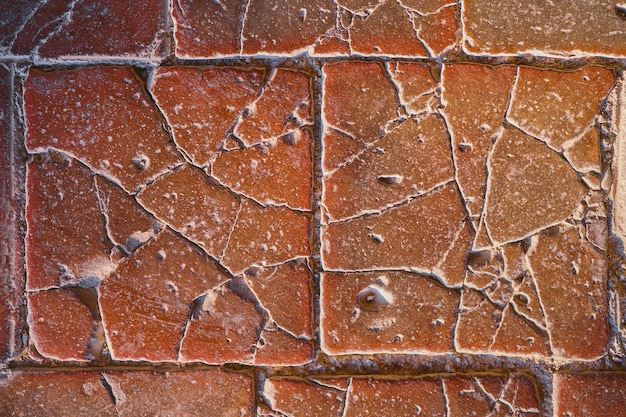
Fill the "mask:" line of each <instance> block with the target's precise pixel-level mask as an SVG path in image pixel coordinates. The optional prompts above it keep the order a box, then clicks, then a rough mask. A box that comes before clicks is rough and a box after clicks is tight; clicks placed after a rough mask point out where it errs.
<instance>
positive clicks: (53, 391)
mask: <svg viewBox="0 0 626 417" xmlns="http://www.w3.org/2000/svg"><path fill="white" fill-rule="evenodd" d="M0 404H2V412H3V413H4V415H6V416H44V415H45V416H76V417H82V416H84V417H92V416H103V417H105V416H107V417H108V416H111V415H116V410H115V404H114V403H113V401H112V399H111V397H110V395H109V393H108V392H107V389H106V387H105V385H103V383H102V381H101V379H100V373H97V372H41V373H35V372H32V373H31V372H20V371H13V372H12V373H11V374H10V375H9V376H8V377H6V378H3V379H1V380H0Z"/></svg>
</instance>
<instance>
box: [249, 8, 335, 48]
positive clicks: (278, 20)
mask: <svg viewBox="0 0 626 417" xmlns="http://www.w3.org/2000/svg"><path fill="white" fill-rule="evenodd" d="M336 19H337V16H336V6H335V4H334V2H333V1H332V0H293V1H290V2H288V3H284V2H282V1H280V0H252V1H250V4H249V6H248V9H247V13H246V17H245V26H244V30H243V54H245V55H253V54H286V55H295V54H298V53H301V52H303V51H305V50H309V51H310V50H311V49H312V46H314V45H316V44H318V42H319V38H320V37H321V36H322V35H323V34H325V33H327V32H329V31H331V30H332V29H333V28H334V27H335V21H336Z"/></svg>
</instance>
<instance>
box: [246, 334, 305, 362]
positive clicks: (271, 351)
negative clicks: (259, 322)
mask: <svg viewBox="0 0 626 417" xmlns="http://www.w3.org/2000/svg"><path fill="white" fill-rule="evenodd" d="M313 349H314V347H313V343H312V342H311V341H307V340H303V339H298V338H295V337H293V336H292V335H291V334H289V333H287V332H285V331H283V330H280V329H271V330H268V329H267V328H266V329H265V330H264V331H263V334H262V335H261V338H260V339H259V342H258V343H257V345H256V351H255V354H254V364H255V365H260V366H294V365H304V364H305V363H308V362H311V361H313V359H314V350H313Z"/></svg>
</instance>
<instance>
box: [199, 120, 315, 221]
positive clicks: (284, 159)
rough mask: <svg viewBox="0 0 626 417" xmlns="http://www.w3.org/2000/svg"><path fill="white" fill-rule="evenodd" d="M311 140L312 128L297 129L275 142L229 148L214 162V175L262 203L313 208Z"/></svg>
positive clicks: (301, 208) (305, 208)
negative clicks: (243, 147) (242, 147)
mask: <svg viewBox="0 0 626 417" xmlns="http://www.w3.org/2000/svg"><path fill="white" fill-rule="evenodd" d="M311 142H312V137H311V133H310V132H309V131H308V130H296V131H294V132H293V133H291V134H288V135H286V136H283V137H281V138H279V139H277V140H275V142H274V143H270V142H268V143H263V144H259V145H256V146H254V147H250V148H245V149H235V150H232V151H225V152H223V153H221V154H220V155H219V156H218V157H217V159H216V160H215V162H213V163H212V164H211V175H212V176H213V177H214V178H216V179H217V180H218V181H220V183H222V184H224V185H226V186H227V187H228V188H230V189H232V190H233V191H235V192H237V193H240V194H243V195H246V196H248V197H250V198H252V199H254V200H255V201H258V202H259V203H261V204H264V205H267V204H272V205H287V206H288V207H290V208H294V209H298V210H310V208H311V185H312V172H313V171H312V157H311Z"/></svg>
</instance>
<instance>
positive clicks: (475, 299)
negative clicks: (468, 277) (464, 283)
mask: <svg viewBox="0 0 626 417" xmlns="http://www.w3.org/2000/svg"><path fill="white" fill-rule="evenodd" d="M457 320H458V322H457V323H456V326H455V335H454V341H455V347H456V350H458V351H460V352H488V351H489V347H490V346H491V344H492V341H493V338H494V335H495V334H496V331H497V329H498V325H499V323H500V321H501V320H502V308H500V307H499V306H497V305H495V304H493V303H491V302H489V299H488V298H487V297H486V296H485V295H483V294H482V293H481V292H479V291H476V290H473V289H469V288H464V289H463V294H462V295H461V303H460V305H459V313H458V318H457Z"/></svg>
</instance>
